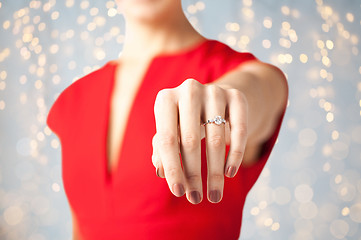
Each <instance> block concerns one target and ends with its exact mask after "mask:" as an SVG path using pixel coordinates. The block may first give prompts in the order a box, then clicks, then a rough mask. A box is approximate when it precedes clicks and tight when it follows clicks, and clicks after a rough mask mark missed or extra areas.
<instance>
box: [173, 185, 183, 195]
mask: <svg viewBox="0 0 361 240" xmlns="http://www.w3.org/2000/svg"><path fill="white" fill-rule="evenodd" d="M173 193H174V194H175V195H176V196H177V197H181V196H183V195H184V193H185V191H184V187H183V185H182V184H178V183H176V184H174V185H173Z"/></svg>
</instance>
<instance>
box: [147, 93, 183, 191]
mask: <svg viewBox="0 0 361 240" xmlns="http://www.w3.org/2000/svg"><path fill="white" fill-rule="evenodd" d="M154 115H155V120H156V129H157V134H158V137H157V138H158V144H157V145H158V153H159V156H160V159H161V161H162V164H163V168H164V174H165V178H166V180H167V183H168V186H169V189H170V190H171V191H172V193H173V194H174V195H175V196H177V197H180V196H183V195H184V193H185V187H184V186H185V185H184V176H183V170H182V166H181V163H180V158H179V146H178V107H177V103H176V101H175V96H174V94H173V92H172V90H171V89H163V90H161V91H159V92H158V95H157V98H156V101H155V104H154Z"/></svg>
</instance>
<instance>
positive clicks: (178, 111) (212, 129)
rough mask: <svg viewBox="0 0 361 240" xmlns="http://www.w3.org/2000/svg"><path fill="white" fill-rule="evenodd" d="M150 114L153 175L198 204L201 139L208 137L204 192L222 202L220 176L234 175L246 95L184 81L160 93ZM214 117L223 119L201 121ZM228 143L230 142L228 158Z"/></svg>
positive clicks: (239, 154)
mask: <svg viewBox="0 0 361 240" xmlns="http://www.w3.org/2000/svg"><path fill="white" fill-rule="evenodd" d="M154 114H155V120H156V129H157V132H156V134H155V135H154V137H153V141H152V144H153V155H152V162H153V165H154V167H155V168H156V171H157V175H158V176H159V177H162V178H166V180H167V183H168V186H169V189H170V190H171V192H172V193H173V194H174V195H175V196H177V197H180V196H183V195H184V193H186V195H187V199H188V200H189V201H190V202H191V203H193V204H198V203H200V202H201V201H202V196H203V189H202V177H201V140H202V139H203V138H206V153H207V168H208V171H207V172H208V177H207V196H208V200H209V201H210V202H213V203H217V202H220V201H221V199H222V196H223V187H224V175H226V176H227V177H234V176H235V175H236V173H237V171H238V169H239V167H240V165H241V162H242V159H243V155H244V151H245V146H246V141H247V128H248V103H247V100H246V97H245V95H244V94H243V93H242V92H241V91H239V90H237V89H226V88H222V87H220V86H217V85H215V84H205V85H203V84H201V83H199V82H198V81H196V80H194V79H187V80H185V81H184V82H183V83H182V84H181V85H179V86H178V87H175V88H170V89H163V90H161V91H159V92H158V95H157V98H156V100H155V104H154ZM216 116H221V118H224V119H225V120H226V123H220V124H217V123H214V122H213V123H208V124H206V125H203V123H205V122H207V120H213V119H214V118H215V117H216ZM218 123H219V122H218ZM226 145H230V151H229V154H228V158H227V161H225V150H226ZM179 153H181V156H182V164H183V169H182V166H181V162H180V157H179Z"/></svg>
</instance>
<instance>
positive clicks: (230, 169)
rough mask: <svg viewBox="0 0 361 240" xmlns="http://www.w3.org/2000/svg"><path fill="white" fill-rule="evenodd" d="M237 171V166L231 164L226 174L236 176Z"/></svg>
mask: <svg viewBox="0 0 361 240" xmlns="http://www.w3.org/2000/svg"><path fill="white" fill-rule="evenodd" d="M235 173H236V168H235V167H233V166H229V167H228V170H227V173H226V176H227V177H230V178H232V177H234V174H235Z"/></svg>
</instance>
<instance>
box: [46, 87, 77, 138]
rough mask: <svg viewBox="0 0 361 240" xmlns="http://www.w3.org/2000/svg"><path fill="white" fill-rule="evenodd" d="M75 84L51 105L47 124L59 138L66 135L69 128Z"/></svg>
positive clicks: (66, 89)
mask: <svg viewBox="0 0 361 240" xmlns="http://www.w3.org/2000/svg"><path fill="white" fill-rule="evenodd" d="M72 87H73V84H71V85H70V86H68V87H67V88H65V89H64V90H63V91H62V92H61V93H60V94H59V96H58V97H57V99H56V100H55V101H54V103H53V105H52V106H51V107H50V110H49V112H48V115H47V118H46V124H47V125H48V127H49V128H50V129H51V130H52V132H53V133H55V134H56V135H57V136H58V137H59V138H61V137H62V136H64V135H65V134H66V132H67V129H68V124H69V121H70V119H69V115H70V114H69V113H70V107H71V102H72V96H73V94H72Z"/></svg>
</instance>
